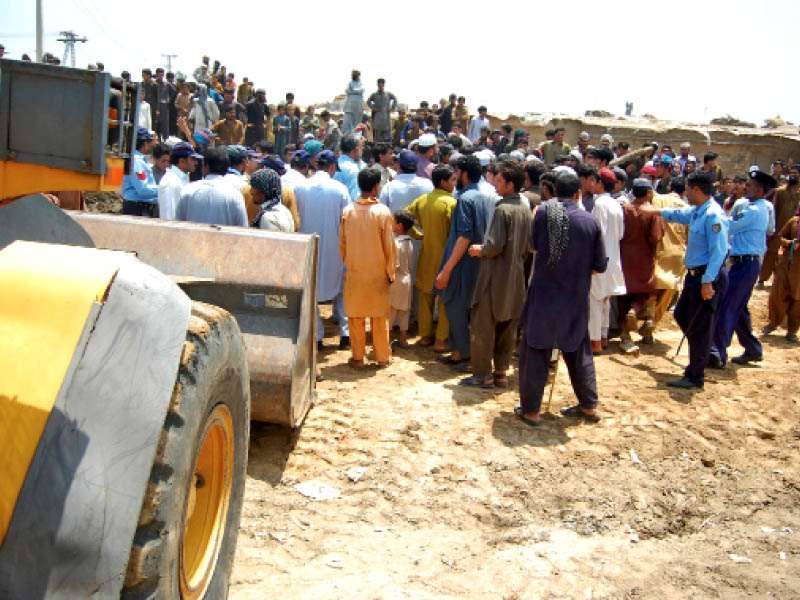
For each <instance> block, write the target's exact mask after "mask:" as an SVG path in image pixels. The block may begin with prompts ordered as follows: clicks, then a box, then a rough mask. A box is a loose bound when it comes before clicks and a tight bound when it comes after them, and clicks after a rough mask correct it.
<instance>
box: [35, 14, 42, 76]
mask: <svg viewBox="0 0 800 600" xmlns="http://www.w3.org/2000/svg"><path fill="white" fill-rule="evenodd" d="M36 62H42V0H36Z"/></svg>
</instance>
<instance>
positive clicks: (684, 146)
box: [681, 142, 692, 148]
mask: <svg viewBox="0 0 800 600" xmlns="http://www.w3.org/2000/svg"><path fill="white" fill-rule="evenodd" d="M691 147H692V143H691V142H683V143H682V144H681V148H691Z"/></svg>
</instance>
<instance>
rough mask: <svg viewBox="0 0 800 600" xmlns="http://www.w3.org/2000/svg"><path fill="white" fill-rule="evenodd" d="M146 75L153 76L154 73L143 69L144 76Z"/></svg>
mask: <svg viewBox="0 0 800 600" xmlns="http://www.w3.org/2000/svg"><path fill="white" fill-rule="evenodd" d="M144 74H147V75H151V76H152V75H153V72H152V71H151V70H150V69H142V75H144Z"/></svg>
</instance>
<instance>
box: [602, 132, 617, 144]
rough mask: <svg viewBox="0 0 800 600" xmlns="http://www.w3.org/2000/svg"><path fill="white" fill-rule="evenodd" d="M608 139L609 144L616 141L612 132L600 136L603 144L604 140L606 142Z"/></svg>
mask: <svg viewBox="0 0 800 600" xmlns="http://www.w3.org/2000/svg"><path fill="white" fill-rule="evenodd" d="M606 140H608V143H609V144H613V143H614V136H612V135H611V134H610V133H604V134H603V135H601V136H600V143H601V144H602V143H603V142H605V141H606Z"/></svg>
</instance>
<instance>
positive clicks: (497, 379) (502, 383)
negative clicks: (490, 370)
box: [492, 373, 508, 388]
mask: <svg viewBox="0 0 800 600" xmlns="http://www.w3.org/2000/svg"><path fill="white" fill-rule="evenodd" d="M492 377H493V378H494V386H495V387H499V388H507V387H508V375H501V374H499V373H494V374H493V375H492Z"/></svg>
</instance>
